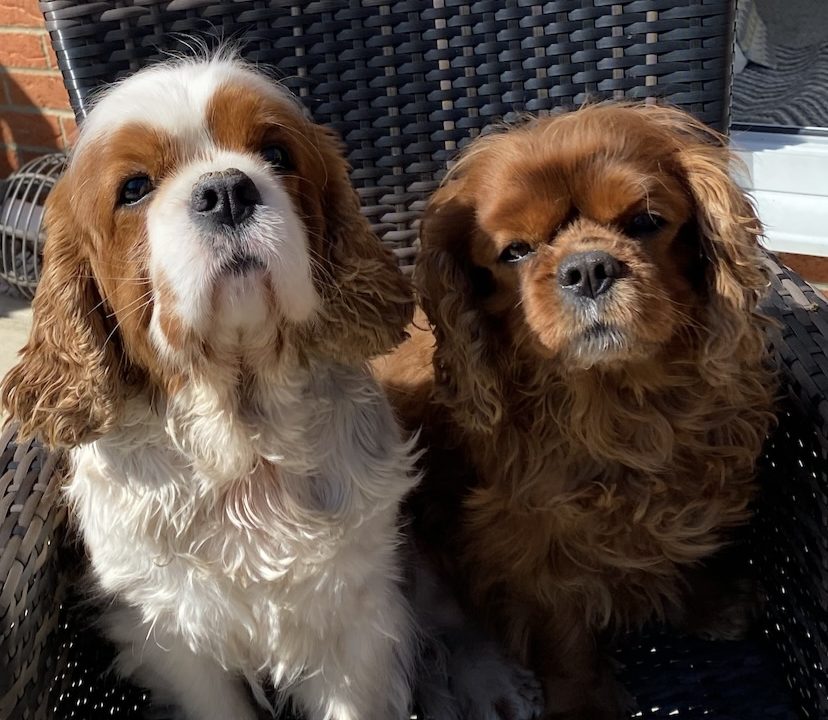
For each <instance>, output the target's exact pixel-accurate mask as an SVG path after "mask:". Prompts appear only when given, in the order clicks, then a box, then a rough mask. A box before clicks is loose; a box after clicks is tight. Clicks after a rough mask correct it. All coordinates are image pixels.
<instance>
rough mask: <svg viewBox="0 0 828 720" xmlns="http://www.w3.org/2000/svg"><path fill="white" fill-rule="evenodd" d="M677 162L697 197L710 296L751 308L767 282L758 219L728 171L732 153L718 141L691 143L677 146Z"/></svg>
mask: <svg viewBox="0 0 828 720" xmlns="http://www.w3.org/2000/svg"><path fill="white" fill-rule="evenodd" d="M681 164H682V166H683V168H684V171H685V173H686V176H687V181H688V183H689V185H690V190H691V192H692V193H693V198H694V200H695V203H696V222H697V225H698V228H699V236H700V242H701V245H702V252H703V254H704V256H705V258H706V259H707V261H708V269H707V272H708V278H707V279H708V287H709V288H710V291H711V293H712V295H713V299H714V301H715V302H717V303H719V304H724V305H726V306H728V307H730V308H731V309H733V310H736V311H737V312H742V313H749V312H752V311H753V310H754V309H755V308H756V304H757V302H758V300H759V297H760V296H761V294H762V292H763V290H764V289H765V287H766V286H767V277H766V274H765V271H764V265H763V263H762V258H761V250H760V247H759V237H760V236H761V235H762V225H761V223H760V222H759V219H758V218H757V216H756V212H755V210H754V208H753V205H752V203H751V201H750V199H749V198H748V197H747V195H746V194H745V193H744V191H742V190H741V188H739V186H738V185H737V184H736V182H735V181H734V180H733V178H732V177H731V176H730V174H729V171H730V165H731V154H730V153H729V152H728V150H727V149H726V148H725V147H722V146H715V145H710V144H694V145H690V146H687V147H686V148H685V149H684V150H683V151H682V152H681Z"/></svg>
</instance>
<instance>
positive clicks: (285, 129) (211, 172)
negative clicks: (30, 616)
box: [2, 57, 416, 720]
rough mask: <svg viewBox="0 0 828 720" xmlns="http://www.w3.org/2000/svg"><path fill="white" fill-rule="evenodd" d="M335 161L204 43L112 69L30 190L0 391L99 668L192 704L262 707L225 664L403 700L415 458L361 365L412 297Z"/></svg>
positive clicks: (367, 699)
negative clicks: (118, 71)
mask: <svg viewBox="0 0 828 720" xmlns="http://www.w3.org/2000/svg"><path fill="white" fill-rule="evenodd" d="M347 171H348V168H347V166H346V163H345V161H344V159H343V156H342V153H341V149H340V144H339V142H338V141H337V140H336V139H335V137H334V136H333V135H332V134H331V133H330V132H329V131H327V130H325V129H324V128H322V127H319V126H317V125H314V124H313V123H312V122H310V121H309V120H308V119H307V118H306V117H305V115H304V113H303V111H302V110H301V109H300V106H299V104H298V103H297V102H296V101H295V100H294V99H293V98H292V97H291V96H290V95H289V94H288V93H287V92H286V91H284V90H283V89H281V88H280V87H278V86H277V85H276V84H274V83H272V82H270V81H269V80H267V79H265V78H264V77H263V76H261V75H259V74H258V73H255V72H253V71H252V70H250V69H247V68H245V67H244V66H243V65H241V64H240V63H239V62H237V61H234V60H232V59H228V58H227V57H217V58H214V59H213V60H208V61H202V60H199V61H191V60H190V61H186V60H185V61H175V62H171V63H165V64H161V65H159V66H155V67H151V68H149V69H146V70H144V71H141V72H139V73H138V74H136V75H134V76H132V77H130V78H129V79H127V80H126V81H124V82H122V83H121V84H119V85H116V86H114V87H113V88H111V89H109V90H108V91H107V92H106V93H105V94H104V95H103V96H102V97H101V98H100V100H99V101H98V102H97V104H96V105H95V107H94V109H93V110H92V111H91V113H90V114H89V116H88V117H87V118H86V120H85V122H84V123H83V127H82V131H81V134H80V139H79V142H78V143H77V146H76V147H75V149H74V152H73V153H72V156H71V160H70V162H69V166H68V168H67V170H66V173H65V174H64V176H63V177H62V179H61V180H60V181H59V182H58V184H57V186H56V187H55V188H54V190H53V191H52V193H51V194H50V196H49V199H48V208H47V217H46V225H47V233H48V242H47V243H46V249H45V257H44V269H43V275H42V280H41V283H40V287H39V288H38V292H37V297H36V299H35V301H34V324H33V328H32V332H31V337H30V339H29V342H28V344H27V345H26V346H25V347H24V349H23V350H22V358H21V360H20V362H19V364H18V365H17V366H16V367H15V368H14V369H13V370H12V371H11V372H10V374H9V375H8V376H7V377H6V379H5V382H4V384H3V388H2V396H3V401H4V403H5V407H6V408H7V410H8V411H9V413H10V414H11V416H13V417H14V418H15V419H16V420H17V421H19V423H20V432H21V434H22V435H25V436H31V435H36V436H39V437H41V438H42V439H43V440H44V441H45V442H47V443H48V444H49V445H50V446H53V447H64V448H71V454H70V458H71V467H70V471H69V477H68V481H67V488H66V493H67V495H68V498H69V501H70V502H71V507H72V509H73V513H74V518H75V520H76V523H77V526H78V528H79V530H80V532H81V534H82V536H83V539H84V541H85V544H86V547H87V549H88V553H89V557H90V559H91V564H92V569H93V573H94V577H95V580H96V583H97V586H98V587H99V589H100V591H101V592H102V593H103V594H104V596H105V597H106V598H109V599H111V600H112V601H113V602H112V603H109V607H110V609H109V610H108V611H107V612H106V615H105V619H104V621H103V624H104V626H105V628H106V631H107V633H108V635H109V637H111V638H112V639H113V640H114V641H115V642H116V643H117V644H118V645H119V646H120V656H119V661H118V664H119V667H120V670H121V671H122V672H124V673H126V674H128V675H133V676H134V677H135V678H136V679H137V680H139V681H140V682H141V683H142V684H145V685H147V686H148V687H150V688H151V689H153V690H154V691H155V693H156V697H160V698H161V699H162V700H163V701H165V702H171V703H172V704H174V705H175V706H177V707H178V708H179V710H180V712H183V715H184V716H185V717H186V718H190V719H192V720H196V719H197V720H208V719H213V720H247V719H250V720H253V718H255V717H258V716H259V712H258V709H257V707H256V702H255V700H253V699H252V698H251V697H250V693H249V692H248V689H247V687H246V685H245V683H244V679H245V678H246V679H247V680H250V681H252V683H253V685H254V686H255V685H256V684H257V682H258V681H259V680H262V679H265V678H266V679H268V680H272V681H273V682H274V683H275V684H276V685H277V686H279V687H280V688H283V689H284V690H285V691H286V692H287V694H288V695H289V696H290V698H291V700H292V701H293V703H294V704H295V705H296V706H297V707H298V708H299V709H300V710H301V711H303V712H304V713H305V716H306V717H307V718H310V719H312V720H402V719H403V718H407V717H408V712H409V702H410V670H411V663H412V658H413V651H412V648H413V646H414V642H413V638H412V629H411V628H412V622H411V613H410V610H409V607H408V605H407V602H406V600H405V598H404V597H403V592H402V589H401V587H400V585H399V579H400V574H401V573H400V567H399V560H398V555H399V553H398V546H399V533H398V514H399V504H400V501H401V499H402V498H403V496H404V495H406V494H407V493H408V491H409V490H410V489H411V488H412V486H413V485H414V483H415V479H416V473H415V472H413V456H412V453H411V446H410V442H406V441H403V440H402V438H401V435H400V432H399V430H398V426H397V425H396V423H395V421H394V417H393V415H392V411H391V408H390V406H389V404H388V402H387V400H386V398H385V396H384V394H383V392H382V391H381V389H380V387H379V386H378V384H377V383H376V382H375V381H374V380H373V379H372V377H371V376H370V374H369V370H368V368H367V367H366V361H367V359H368V358H370V357H371V356H373V355H377V354H379V353H383V352H387V351H388V350H389V349H390V348H392V347H393V346H394V345H395V344H396V343H398V342H399V341H400V340H401V339H402V337H403V331H404V328H405V326H406V324H407V323H408V322H409V321H410V319H411V312H412V309H413V302H412V300H411V292H410V288H409V283H408V282H407V281H406V280H405V278H404V276H403V275H402V273H401V272H400V271H399V270H398V268H397V267H396V264H395V262H394V260H393V258H392V256H391V254H390V253H389V252H387V251H386V250H385V249H384V248H383V247H382V246H381V244H380V242H379V240H378V239H377V237H376V236H374V235H373V234H372V233H371V231H370V229H369V226H368V223H367V222H366V220H365V219H364V218H363V216H362V215H361V214H360V210H359V202H358V198H357V195H356V193H355V192H354V190H353V188H352V186H351V185H350V182H349V180H348V172H347ZM254 694H255V695H257V696H258V698H259V701H260V702H261V701H262V700H263V697H262V696H261V693H254Z"/></svg>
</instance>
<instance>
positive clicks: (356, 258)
mask: <svg viewBox="0 0 828 720" xmlns="http://www.w3.org/2000/svg"><path fill="white" fill-rule="evenodd" d="M315 132H316V143H315V145H316V150H317V151H318V153H319V155H320V157H321V160H322V162H323V163H324V165H325V170H326V178H325V182H324V187H323V188H322V190H321V198H320V201H321V210H322V214H323V219H324V225H325V227H324V230H323V232H324V235H325V244H326V253H327V261H328V263H327V264H328V265H329V269H328V272H327V273H325V274H324V277H322V278H321V285H322V287H321V288H320V292H321V293H322V295H323V307H324V309H323V313H322V315H323V318H322V323H323V325H324V330H323V331H322V332H321V333H320V332H319V328H317V329H316V331H315V335H316V340H317V341H319V340H320V339H321V340H322V344H323V346H324V348H325V349H326V351H327V352H328V353H332V354H333V355H334V357H337V358H338V359H341V360H343V361H345V362H352V363H360V362H364V361H365V360H368V359H370V358H372V357H375V356H377V355H382V354H384V353H386V352H388V351H390V350H391V349H392V348H393V347H395V346H396V345H398V344H399V343H400V342H401V341H402V340H403V339H404V338H405V328H406V326H407V325H408V324H409V323H410V322H411V319H412V317H413V314H414V293H413V289H412V287H411V282H410V281H409V279H408V278H407V277H406V276H405V275H404V274H403V272H402V270H400V268H399V266H398V265H397V262H396V259H395V258H394V256H393V254H392V253H391V252H390V251H389V250H388V249H387V248H385V247H384V246H383V245H382V243H381V242H380V240H379V238H378V237H377V236H376V235H375V234H374V233H373V232H372V230H371V227H370V225H369V224H368V221H367V220H366V219H365V217H364V216H363V215H362V213H361V212H360V201H359V196H358V195H357V193H356V191H355V190H354V188H353V185H352V184H351V181H350V179H349V177H348V171H349V169H350V168H349V167H348V164H347V163H346V162H345V160H344V159H343V154H342V149H341V145H342V144H341V142H340V140H339V138H338V137H337V136H336V135H335V134H334V133H333V132H331V131H330V130H327V129H326V128H322V127H319V126H316V127H315Z"/></svg>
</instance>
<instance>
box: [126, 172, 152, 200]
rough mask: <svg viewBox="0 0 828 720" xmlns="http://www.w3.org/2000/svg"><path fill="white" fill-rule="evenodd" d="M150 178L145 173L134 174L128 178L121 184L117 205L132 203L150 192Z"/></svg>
mask: <svg viewBox="0 0 828 720" xmlns="http://www.w3.org/2000/svg"><path fill="white" fill-rule="evenodd" d="M152 190H153V187H152V180H150V179H149V177H148V176H147V175H136V176H135V177H131V178H129V179H128V180H127V181H126V182H124V184H123V185H121V192H120V194H119V196H118V204H119V205H134V204H135V203H137V202H138V201H139V200H141V199H143V198H144V196H146V195H149V193H150V192H152Z"/></svg>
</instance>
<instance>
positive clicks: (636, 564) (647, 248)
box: [379, 104, 773, 720]
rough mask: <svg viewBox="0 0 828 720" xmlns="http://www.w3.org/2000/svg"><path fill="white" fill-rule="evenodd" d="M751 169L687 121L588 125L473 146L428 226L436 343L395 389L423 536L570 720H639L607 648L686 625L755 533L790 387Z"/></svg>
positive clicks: (569, 122) (622, 118)
mask: <svg viewBox="0 0 828 720" xmlns="http://www.w3.org/2000/svg"><path fill="white" fill-rule="evenodd" d="M730 159H731V158H730V155H729V153H728V151H727V150H726V149H725V147H724V143H723V140H722V138H720V137H719V136H717V135H715V134H714V133H712V132H711V131H709V130H708V129H707V128H706V127H705V126H704V125H702V124H701V123H699V122H696V121H694V120H693V119H691V118H690V117H689V116H688V115H686V114H684V113H683V112H680V111H678V110H673V109H668V108H664V107H658V106H653V105H618V104H601V105H593V106H587V107H585V108H583V109H581V110H579V111H576V112H574V113H570V114H564V115H559V116H555V117H551V118H544V119H536V120H532V121H529V122H527V123H525V124H523V125H521V126H518V127H515V128H512V129H509V130H508V131H506V132H502V133H495V134H492V135H489V136H486V137H484V138H482V139H479V140H477V141H476V142H474V143H472V144H471V146H470V147H469V149H468V151H467V152H465V153H464V154H463V155H462V156H461V158H460V160H459V162H458V163H457V165H456V166H455V167H454V168H453V169H452V171H451V172H450V173H449V175H448V177H447V179H446V181H445V183H444V184H443V186H442V187H441V188H440V190H438V192H437V193H436V194H435V195H434V197H433V198H432V199H431V201H430V203H429V205H428V208H427V210H426V213H425V217H424V220H423V224H422V233H421V240H422V251H421V254H420V258H419V260H418V264H417V269H416V273H415V278H416V281H417V285H418V288H419V291H420V294H421V301H422V306H423V309H424V310H425V314H426V315H427V323H428V324H430V328H431V330H430V331H429V330H427V329H426V328H427V327H428V326H427V325H426V320H425V318H422V316H421V322H420V323H415V327H413V328H412V329H411V333H412V338H411V339H410V340H409V341H408V342H407V343H406V344H405V345H403V346H402V347H401V348H399V349H398V351H397V352H396V353H395V354H394V355H392V356H391V357H389V358H386V359H385V360H384V361H383V362H382V363H381V364H380V366H379V371H380V374H381V376H382V377H383V378H384V380H385V382H386V385H387V387H388V388H389V390H390V392H391V393H392V397H393V399H394V400H395V401H396V404H397V407H398V410H399V412H400V414H401V415H402V416H403V417H404V419H405V421H406V422H407V423H408V425H409V427H410V428H412V429H414V428H417V427H419V426H421V425H422V426H423V436H422V438H423V443H424V445H425V446H426V447H427V450H428V453H427V455H426V461H425V462H426V471H427V477H426V481H425V484H424V486H423V489H422V491H421V492H420V494H419V496H418V497H417V498H416V499H415V504H416V507H417V511H418V517H419V520H418V522H419V532H420V534H421V537H422V538H424V540H425V542H427V543H429V544H430V545H431V547H432V549H433V550H434V551H435V552H436V553H438V554H439V555H440V556H441V560H442V563H443V566H444V567H445V568H446V570H447V572H449V573H451V576H452V577H454V578H456V579H457V584H458V587H459V588H461V590H463V592H464V594H465V597H466V599H467V601H468V602H469V604H470V605H471V606H472V607H473V608H475V610H476V611H477V613H478V614H479V616H480V617H481V618H483V619H484V621H485V623H486V625H487V626H488V628H489V629H490V630H491V631H492V632H494V633H496V634H497V635H498V636H499V638H500V639H501V640H502V642H503V643H504V644H505V645H506V646H507V647H508V648H509V650H510V651H511V653H512V654H513V655H514V657H516V658H518V659H520V660H522V661H523V662H525V663H527V664H529V665H530V666H531V667H532V668H533V669H534V670H535V671H536V672H537V673H538V675H539V676H540V677H541V679H542V680H543V683H544V688H545V692H546V704H547V712H548V716H549V717H553V718H579V719H582V720H598V719H599V718H614V717H617V716H618V714H619V712H620V710H619V707H620V702H619V693H618V692H617V689H616V688H615V687H614V681H613V679H612V674H611V673H610V672H609V671H608V670H607V665H608V664H607V663H606V662H604V661H602V660H601V656H600V652H599V645H600V638H602V637H603V636H604V635H605V634H607V632H608V631H612V630H622V629H626V628H629V627H635V626H639V625H640V624H642V623H643V622H645V621H647V620H649V619H651V618H675V617H681V616H682V615H684V614H685V609H686V608H685V603H686V592H685V590H686V585H687V576H688V575H687V573H688V571H689V570H690V569H691V568H694V567H695V566H696V565H697V564H698V563H700V561H702V560H703V559H705V558H707V557H708V556H710V555H711V554H713V553H714V552H715V551H716V550H717V549H718V548H720V547H721V546H722V544H723V543H724V542H725V536H726V530H727V529H729V528H732V527H733V526H736V525H739V524H741V523H744V522H745V520H746V519H747V518H748V505H749V502H750V500H751V498H752V496H753V493H754V482H753V476H754V463H755V460H756V458H757V455H758V454H759V452H760V449H761V445H762V441H763V439H764V437H765V434H766V431H767V429H768V426H769V423H770V421H771V417H772V416H771V413H770V412H769V409H770V406H771V397H772V386H773V383H772V377H771V374H770V372H769V371H768V370H767V364H766V357H765V344H764V334H763V330H764V322H763V320H762V318H761V317H760V316H759V315H758V314H757V311H756V306H757V301H758V299H759V297H760V294H761V293H762V291H763V290H764V288H765V286H766V278H765V274H764V273H763V270H762V264H761V259H760V253H759V249H758V244H757V237H758V235H759V234H760V232H761V227H760V224H759V222H758V221H757V219H756V216H755V214H754V212H753V209H752V207H751V204H750V202H749V200H748V199H747V198H746V196H745V195H744V194H743V193H742V191H741V190H740V189H739V188H738V187H737V186H736V185H735V184H734V182H733V181H732V180H731V179H730V177H729V175H728V168H729V164H730ZM418 325H419V327H417V326H418Z"/></svg>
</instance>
